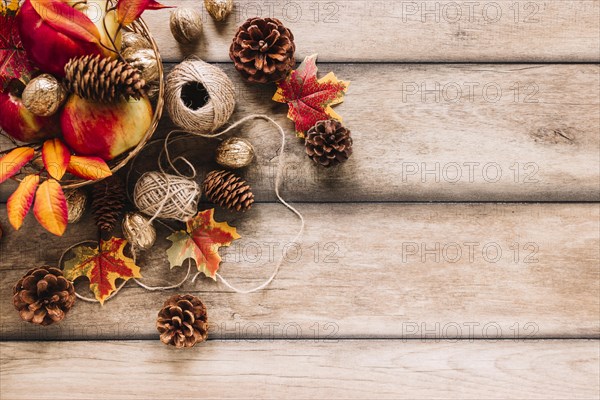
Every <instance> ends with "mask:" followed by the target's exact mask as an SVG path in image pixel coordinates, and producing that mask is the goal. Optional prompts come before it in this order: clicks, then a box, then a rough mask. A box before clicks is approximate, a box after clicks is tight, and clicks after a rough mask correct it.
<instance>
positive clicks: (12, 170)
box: [0, 147, 35, 183]
mask: <svg viewBox="0 0 600 400" xmlns="http://www.w3.org/2000/svg"><path fill="white" fill-rule="evenodd" d="M34 154H35V151H34V150H33V148H31V147H18V148H16V149H14V150H12V151H10V152H9V153H7V154H6V155H4V156H3V157H2V158H0V183H2V182H4V181H5V180H7V179H8V178H11V177H13V176H14V175H15V174H17V173H18V172H19V171H20V170H21V168H22V167H23V165H25V164H27V163H28V162H29V161H31V160H32V159H33V156H34Z"/></svg>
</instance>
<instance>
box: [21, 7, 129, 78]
mask: <svg viewBox="0 0 600 400" xmlns="http://www.w3.org/2000/svg"><path fill="white" fill-rule="evenodd" d="M38 1H39V0H38ZM47 1H48V0H47ZM39 2H41V1H39ZM93 4H94V7H91V6H78V7H77V8H78V9H75V8H73V7H71V6H70V5H69V4H68V3H66V2H63V1H62V0H52V1H51V6H52V7H51V9H52V12H54V11H56V12H58V13H59V15H61V18H63V19H58V18H57V17H52V16H51V15H50V11H48V12H45V13H43V14H48V16H47V18H46V19H44V18H42V17H41V16H40V14H38V12H37V11H36V9H35V8H34V7H33V5H32V4H31V0H25V2H24V3H23V5H22V6H21V8H20V10H19V13H18V14H17V26H18V28H19V34H20V37H21V42H22V43H23V48H25V51H26V52H27V55H28V56H29V58H30V59H31V60H32V61H33V62H34V63H35V64H36V65H37V66H38V67H39V68H40V70H42V71H43V72H48V73H50V74H53V75H55V76H57V77H61V78H62V77H64V67H65V65H66V64H67V63H68V62H69V60H70V59H72V58H76V57H81V56H85V55H97V54H101V55H104V56H113V57H114V56H116V53H115V52H112V51H110V50H108V49H106V48H105V47H103V46H102V45H104V46H108V47H112V45H110V40H109V39H108V37H107V33H106V30H105V29H104V18H103V17H104V15H105V14H101V15H98V13H99V12H100V10H101V6H104V7H105V5H106V1H105V0H103V1H94V2H93ZM80 9H81V10H80ZM101 12H103V13H104V9H102V10H101ZM87 14H90V15H91V16H92V17H93V18H94V20H95V21H91V20H90V18H89V17H88V15H87ZM106 26H107V28H108V29H109V30H110V31H111V32H109V33H110V34H111V35H113V37H115V40H116V42H117V43H118V42H120V36H119V35H118V34H116V31H117V27H118V24H116V16H115V14H114V13H113V14H111V15H109V16H108V18H107V19H106ZM101 43H102V44H101Z"/></svg>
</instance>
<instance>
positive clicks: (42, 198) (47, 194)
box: [33, 178, 68, 236]
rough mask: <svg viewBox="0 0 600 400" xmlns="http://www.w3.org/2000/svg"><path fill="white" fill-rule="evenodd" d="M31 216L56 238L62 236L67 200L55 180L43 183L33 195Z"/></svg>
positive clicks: (64, 228)
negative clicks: (33, 201)
mask: <svg viewBox="0 0 600 400" xmlns="http://www.w3.org/2000/svg"><path fill="white" fill-rule="evenodd" d="M33 214H34V215H35V218H36V219H37V220H38V222H39V223H40V225H42V226H43V227H44V228H46V230H47V231H49V232H50V233H53V234H55V235H56V236H62V234H63V233H65V230H66V229H67V218H68V213H67V200H66V199H65V195H64V193H63V191H62V188H61V187H60V183H58V181H57V180H55V179H52V178H51V179H48V180H47V181H45V182H43V183H42V184H41V185H40V187H39V188H38V190H37V192H36V194H35V203H34V204H33Z"/></svg>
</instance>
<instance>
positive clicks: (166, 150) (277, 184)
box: [58, 114, 305, 302]
mask: <svg viewBox="0 0 600 400" xmlns="http://www.w3.org/2000/svg"><path fill="white" fill-rule="evenodd" d="M253 119H262V120H264V121H267V122H269V123H270V124H273V125H274V126H275V127H276V128H277V130H278V132H279V134H280V135H281V146H280V150H279V155H280V157H279V161H278V163H277V172H276V174H275V196H276V197H277V199H278V200H279V202H280V203H281V204H283V205H284V206H285V207H286V208H288V209H289V210H290V211H291V212H292V213H294V214H295V215H296V216H297V217H298V219H299V220H300V228H299V229H298V233H297V234H296V235H295V236H294V238H293V239H292V242H296V241H297V240H298V239H299V238H300V236H302V233H303V232H304V227H305V219H304V217H303V216H302V214H301V213H300V212H299V211H298V210H297V209H296V208H295V207H293V206H292V205H290V204H289V203H288V202H287V201H285V200H284V199H283V197H282V196H281V193H280V188H281V183H282V180H281V177H282V173H283V164H284V161H285V159H284V154H285V152H284V151H285V132H284V130H283V128H282V127H281V126H280V125H279V124H278V123H277V122H275V121H274V120H273V119H271V118H270V117H268V116H266V115H259V114H255V115H249V116H247V117H244V118H242V119H241V120H239V121H237V122H236V123H234V124H232V125H231V126H229V127H228V128H226V129H225V130H223V131H221V132H219V133H216V134H201V133H194V132H188V131H184V130H173V131H171V132H169V134H168V135H167V137H166V138H165V140H164V142H163V148H162V150H161V153H160V155H159V157H158V165H159V169H160V171H161V172H162V173H163V174H165V176H166V185H167V189H166V192H167V193H174V195H176V194H177V193H178V192H177V191H175V192H171V191H170V190H169V188H171V187H172V186H171V185H173V182H171V181H172V180H173V179H175V178H178V179H181V178H188V177H189V178H194V177H196V176H197V172H196V169H195V168H194V166H193V165H192V164H191V163H190V162H189V161H188V160H187V159H185V157H183V156H178V157H176V158H171V155H170V153H169V144H170V143H172V142H173V141H176V140H181V139H185V138H189V137H190V136H189V135H191V136H201V137H206V138H218V137H219V136H222V135H224V134H226V133H228V132H230V131H231V130H233V129H235V128H237V127H238V126H240V125H242V124H244V123H246V122H247V121H250V120H253ZM179 133H181V134H186V135H188V136H181V137H179V138H177V139H175V140H173V141H171V136H172V135H174V134H179ZM156 142H157V141H153V142H152V143H156ZM149 144H151V143H149ZM163 157H165V159H166V162H167V164H168V165H169V167H170V168H171V169H172V170H173V171H174V172H175V173H177V174H178V175H169V174H166V172H165V169H164V168H163V167H162V162H161V160H162V159H163ZM136 159H137V156H136V157H135V158H134V159H133V160H132V163H131V166H130V168H129V170H128V172H127V182H129V177H130V175H131V172H132V171H133V167H134V164H135V160H136ZM177 161H182V162H184V163H185V164H187V165H188V167H189V168H190V170H191V171H192V173H191V175H189V176H186V175H185V174H183V173H182V172H181V171H180V170H179V169H178V168H177V167H176V166H175V163H176V162H177ZM178 190H181V189H178ZM127 195H128V196H129V198H130V199H131V196H130V194H129V191H128V192H127ZM168 199H169V198H167V197H166V198H165V199H163V201H162V202H161V204H160V205H159V207H158V208H157V209H156V210H155V213H154V215H152V217H151V218H150V219H149V220H148V223H149V224H150V223H151V222H152V221H154V220H156V219H157V218H159V215H160V214H161V211H162V210H163V208H164V206H165V204H166V203H167V201H168ZM157 221H158V222H160V220H157ZM163 225H164V226H167V227H168V228H169V229H171V230H173V229H172V228H170V227H169V226H168V225H166V224H164V223H163ZM85 243H96V242H95V241H91V240H86V241H82V242H79V243H76V244H74V245H72V246H71V247H69V248H68V249H67V250H65V251H64V252H63V254H62V255H61V257H60V260H59V264H58V265H59V266H62V263H63V259H64V257H65V255H66V254H67V253H68V252H69V251H71V250H72V249H73V248H75V247H77V246H79V245H82V244H85ZM288 251H289V247H286V249H285V250H284V252H283V254H282V255H281V258H280V259H279V260H278V261H277V263H276V264H275V267H274V268H273V272H272V273H271V275H270V276H269V277H268V278H267V279H266V280H265V281H264V282H263V283H261V284H260V285H258V286H256V287H254V288H251V289H240V288H237V287H236V286H234V285H233V284H231V283H229V281H228V280H227V279H225V278H224V277H223V276H222V275H221V274H219V273H218V272H217V273H216V276H217V278H218V279H220V280H221V282H222V283H223V284H224V285H225V286H226V287H227V288H229V289H230V290H232V291H234V292H236V293H240V294H249V293H254V292H257V291H259V290H262V289H264V288H265V287H267V286H268V285H269V284H270V283H271V282H272V281H273V279H275V277H276V276H277V274H278V272H279V270H280V269H281V266H282V265H283V261H284V260H285V258H286V257H287V255H288ZM132 253H133V260H134V263H135V261H136V259H137V256H136V251H135V248H133V247H132ZM190 272H191V259H188V269H187V273H186V276H185V278H184V279H183V280H181V281H180V282H178V283H176V284H173V285H169V286H149V285H146V284H144V283H142V282H141V281H140V280H138V279H136V278H133V280H134V281H135V282H136V283H137V284H138V285H139V286H140V287H142V288H144V289H147V290H151V291H158V290H160V291H162V290H170V289H176V288H178V287H180V286H181V285H183V284H184V283H185V282H186V281H187V279H188V277H189V275H190ZM201 274H202V273H201V272H198V273H196V275H195V276H194V277H193V278H192V283H195V282H196V279H197V278H198V276H200V275H201ZM126 283H127V282H123V283H121V284H120V285H119V286H118V287H117V288H116V289H115V290H114V291H113V293H111V295H110V296H108V297H107V298H106V299H105V301H107V300H110V299H111V298H113V297H114V296H115V295H116V294H117V293H118V292H119V291H120V290H121V289H122V288H123V286H124V285H125V284H126ZM75 294H76V296H77V297H78V298H80V299H81V300H84V301H88V302H98V300H96V299H92V298H89V297H84V296H82V295H80V294H78V293H75Z"/></svg>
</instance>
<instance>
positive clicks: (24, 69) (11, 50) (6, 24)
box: [0, 0, 34, 90]
mask: <svg viewBox="0 0 600 400" xmlns="http://www.w3.org/2000/svg"><path fill="white" fill-rule="evenodd" d="M18 10H19V2H18V1H17V0H11V1H10V3H7V4H6V3H5V1H2V2H0V90H4V89H5V88H6V86H7V85H8V83H9V82H10V81H11V80H12V79H19V80H21V81H22V82H23V83H27V82H28V81H29V78H30V77H31V72H32V71H33V70H34V66H33V64H32V63H31V61H30V60H29V57H27V54H26V53H25V49H24V48H23V44H22V43H21V37H20V35H19V29H18V28H17V20H16V15H17V11H18Z"/></svg>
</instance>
